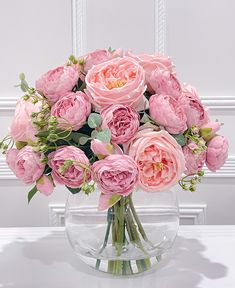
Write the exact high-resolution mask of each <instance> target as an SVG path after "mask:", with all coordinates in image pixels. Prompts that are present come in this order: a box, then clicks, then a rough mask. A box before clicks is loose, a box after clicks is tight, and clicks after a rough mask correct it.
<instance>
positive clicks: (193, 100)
mask: <svg viewBox="0 0 235 288" xmlns="http://www.w3.org/2000/svg"><path fill="white" fill-rule="evenodd" d="M183 97H185V99H186V101H187V103H188V104H187V105H186V106H185V107H184V111H185V114H186V116H187V125H188V127H189V128H191V127H192V126H194V125H195V126H199V127H201V126H202V125H203V124H205V123H207V122H209V116H208V113H207V111H206V109H205V108H204V106H203V104H202V103H201V100H200V99H199V96H198V94H197V92H196V90H195V88H194V87H192V86H191V85H185V86H184V87H183Z"/></svg>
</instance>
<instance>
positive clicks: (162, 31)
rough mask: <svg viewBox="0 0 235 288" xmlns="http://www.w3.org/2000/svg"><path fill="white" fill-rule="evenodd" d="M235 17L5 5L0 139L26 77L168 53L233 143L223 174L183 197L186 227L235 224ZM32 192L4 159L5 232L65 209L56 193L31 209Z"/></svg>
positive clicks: (126, 4) (225, 7)
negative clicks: (102, 51)
mask: <svg viewBox="0 0 235 288" xmlns="http://www.w3.org/2000/svg"><path fill="white" fill-rule="evenodd" d="M72 8H73V9H72ZM234 12H235V1H233V0H177V1H175V0H165V1H164V0H158V1H157V0H156V1H154V0H148V1H144V0H118V1H116V0H99V1H97V0H86V1H85V0H83V1H82V0H77V1H72V2H71V1H69V0H40V1H39V0H20V1H19V0H8V1H7V0H0V63H1V65H0V117H1V118H0V137H1V138H2V136H3V135H5V134H6V133H7V127H8V126H9V123H10V120H11V117H12V115H13V111H14V105H15V101H16V99H17V98H19V97H20V96H21V93H20V91H19V90H17V88H14V87H13V86H14V85H15V84H17V82H18V74H19V73H20V72H25V74H26V76H27V79H28V80H29V82H30V83H31V85H34V81H35V80H36V79H37V78H38V77H39V76H40V74H42V73H43V72H45V71H47V70H48V69H50V68H54V67H56V66H58V65H60V64H62V63H64V62H65V60H66V59H67V57H68V56H69V55H70V54H71V53H72V52H76V54H77V55H81V54H83V53H85V52H87V51H90V50H94V49H97V48H108V47H109V46H111V47H113V48H117V47H122V48H124V49H132V50H133V51H134V52H149V53H153V52H154V51H160V52H163V53H166V54H167V55H169V56H171V57H172V59H173V60H174V63H175V65H176V71H177V74H178V77H179V78H180V80H181V81H182V82H188V83H191V84H193V85H195V86H196V87H197V89H198V91H199V93H200V95H201V97H202V99H203V101H204V103H205V104H206V105H208V107H210V110H211V115H212V118H213V119H219V120H220V121H221V122H223V123H224V124H225V125H224V126H223V128H222V130H221V133H223V134H224V135H226V136H227V137H228V138H229V140H230V151H229V160H228V161H227V163H226V165H225V166H224V168H223V169H222V170H220V171H219V172H218V173H217V174H216V175H215V174H214V173H209V172H208V171H207V173H206V177H204V180H203V184H201V185H200V186H199V187H198V191H197V192H196V193H190V192H182V191H180V190H179V191H178V197H179V200H180V204H181V207H182V213H183V214H184V215H185V217H186V219H185V221H186V222H187V221H189V222H188V223H193V222H194V223H198V222H199V223H207V224H235V209H234V203H235V136H234V127H233V126H234V124H233V123H234V121H235V74H234V67H235V57H234V51H235V39H234V27H235V18H234ZM72 28H73V29H72ZM29 188H30V187H25V186H24V185H23V184H21V183H20V182H19V181H18V180H16V179H15V178H14V176H13V175H12V173H11V172H10V170H9V169H8V168H7V167H6V164H5V161H4V158H0V226H47V225H48V224H49V208H48V204H56V205H57V204H63V203H64V202H65V199H66V196H67V192H66V191H65V189H64V188H62V187H58V188H57V189H56V191H55V193H54V195H52V196H51V197H50V198H46V197H44V196H43V195H40V194H39V195H37V196H35V199H33V201H32V202H31V204H30V205H29V206H28V205H27V192H28V189H29ZM57 206H58V207H57V208H58V209H57V211H59V210H60V209H59V208H60V206H59V205H57ZM62 210H63V209H62ZM195 219H196V220H195Z"/></svg>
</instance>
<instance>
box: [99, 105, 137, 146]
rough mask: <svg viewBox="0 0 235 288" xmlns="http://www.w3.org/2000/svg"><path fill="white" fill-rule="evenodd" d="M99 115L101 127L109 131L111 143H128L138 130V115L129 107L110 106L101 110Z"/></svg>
mask: <svg viewBox="0 0 235 288" xmlns="http://www.w3.org/2000/svg"><path fill="white" fill-rule="evenodd" d="M100 115H101V118H102V125H101V126H102V128H108V129H110V131H111V135H112V142H113V143H117V144H122V143H126V142H128V141H129V140H130V139H131V138H132V137H133V136H134V135H135V134H136V132H137V130H138V128H139V121H140V119H139V114H138V113H137V112H136V111H135V109H133V108H131V107H129V106H124V105H119V104H116V105H110V106H108V107H105V108H103V109H102V110H101V112H100Z"/></svg>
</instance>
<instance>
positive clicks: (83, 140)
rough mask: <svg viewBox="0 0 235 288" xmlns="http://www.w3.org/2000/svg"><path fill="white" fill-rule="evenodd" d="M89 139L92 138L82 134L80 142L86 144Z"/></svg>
mask: <svg viewBox="0 0 235 288" xmlns="http://www.w3.org/2000/svg"><path fill="white" fill-rule="evenodd" d="M89 139H90V138H89V137H84V136H82V137H81V138H80V139H79V144H81V145H85V144H86V143H87V141H88V140H89Z"/></svg>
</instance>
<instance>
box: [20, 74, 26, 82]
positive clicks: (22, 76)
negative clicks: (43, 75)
mask: <svg viewBox="0 0 235 288" xmlns="http://www.w3.org/2000/svg"><path fill="white" fill-rule="evenodd" d="M19 78H20V80H21V81H22V80H25V75H24V73H20V75H19Z"/></svg>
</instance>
